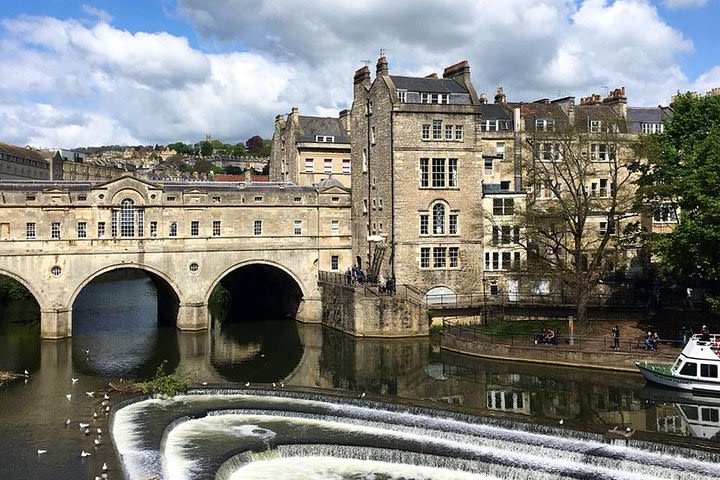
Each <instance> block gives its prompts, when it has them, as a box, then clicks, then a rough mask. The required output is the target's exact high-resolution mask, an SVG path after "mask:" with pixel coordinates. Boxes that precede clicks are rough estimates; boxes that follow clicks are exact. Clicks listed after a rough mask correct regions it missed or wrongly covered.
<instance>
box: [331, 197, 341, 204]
mask: <svg viewBox="0 0 720 480" xmlns="http://www.w3.org/2000/svg"><path fill="white" fill-rule="evenodd" d="M330 201H331V202H332V203H340V197H330Z"/></svg>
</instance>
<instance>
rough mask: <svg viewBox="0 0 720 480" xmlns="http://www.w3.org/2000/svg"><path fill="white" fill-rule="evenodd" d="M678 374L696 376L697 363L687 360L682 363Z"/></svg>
mask: <svg viewBox="0 0 720 480" xmlns="http://www.w3.org/2000/svg"><path fill="white" fill-rule="evenodd" d="M680 375H689V376H691V377H695V376H697V363H694V362H687V363H686V364H685V365H683V367H682V370H680Z"/></svg>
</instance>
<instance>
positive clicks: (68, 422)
mask: <svg viewBox="0 0 720 480" xmlns="http://www.w3.org/2000/svg"><path fill="white" fill-rule="evenodd" d="M68 425H70V419H69V418H68V419H67V420H65V426H68Z"/></svg>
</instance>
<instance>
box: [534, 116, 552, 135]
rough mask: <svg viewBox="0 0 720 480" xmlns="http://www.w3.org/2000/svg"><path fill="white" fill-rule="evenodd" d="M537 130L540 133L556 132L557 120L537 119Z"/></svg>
mask: <svg viewBox="0 0 720 480" xmlns="http://www.w3.org/2000/svg"><path fill="white" fill-rule="evenodd" d="M535 130H536V131H538V132H552V131H553V130H555V120H553V119H552V118H536V119H535Z"/></svg>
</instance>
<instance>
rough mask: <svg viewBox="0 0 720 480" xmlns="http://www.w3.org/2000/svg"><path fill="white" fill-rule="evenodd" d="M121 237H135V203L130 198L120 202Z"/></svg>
mask: <svg viewBox="0 0 720 480" xmlns="http://www.w3.org/2000/svg"><path fill="white" fill-rule="evenodd" d="M120 236H121V237H134V236H135V202H134V201H133V200H132V199H130V198H126V199H124V200H123V201H122V202H120Z"/></svg>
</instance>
